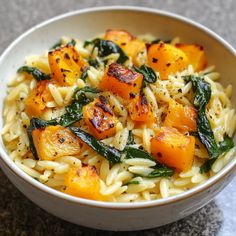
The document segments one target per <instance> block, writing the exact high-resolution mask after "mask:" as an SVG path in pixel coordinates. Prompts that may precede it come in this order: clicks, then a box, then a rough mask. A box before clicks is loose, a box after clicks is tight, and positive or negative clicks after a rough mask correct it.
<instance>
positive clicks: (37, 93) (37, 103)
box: [24, 80, 53, 117]
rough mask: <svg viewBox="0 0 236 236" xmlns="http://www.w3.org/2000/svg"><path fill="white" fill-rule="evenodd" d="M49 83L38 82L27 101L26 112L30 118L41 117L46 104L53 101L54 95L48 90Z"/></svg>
mask: <svg viewBox="0 0 236 236" xmlns="http://www.w3.org/2000/svg"><path fill="white" fill-rule="evenodd" d="M48 84H49V81H46V80H44V81H38V82H37V85H36V87H35V88H34V89H33V90H32V91H31V92H30V94H29V95H28V97H27V98H26V99H25V101H24V104H25V111H26V113H27V115H29V116H30V117H39V116H40V115H42V113H43V112H44V110H45V108H46V103H47V102H49V101H52V100H53V98H52V95H51V93H50V91H49V89H48Z"/></svg>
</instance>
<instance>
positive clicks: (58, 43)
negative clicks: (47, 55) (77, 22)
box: [50, 39, 76, 50]
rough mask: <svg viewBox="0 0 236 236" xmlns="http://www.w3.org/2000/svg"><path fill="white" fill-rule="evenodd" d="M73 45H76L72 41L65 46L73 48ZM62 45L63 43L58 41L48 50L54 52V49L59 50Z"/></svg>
mask: <svg viewBox="0 0 236 236" xmlns="http://www.w3.org/2000/svg"><path fill="white" fill-rule="evenodd" d="M75 44H76V41H75V40H74V39H72V40H71V41H70V42H69V43H67V45H72V46H75ZM62 45H63V42H62V40H61V39H60V40H59V41H58V42H57V43H55V44H54V45H53V46H52V47H51V48H50V50H54V49H57V48H60V47H61V46H62Z"/></svg>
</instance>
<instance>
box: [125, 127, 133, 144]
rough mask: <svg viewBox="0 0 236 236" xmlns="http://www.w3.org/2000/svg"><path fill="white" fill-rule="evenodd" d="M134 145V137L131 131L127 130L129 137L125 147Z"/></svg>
mask: <svg viewBox="0 0 236 236" xmlns="http://www.w3.org/2000/svg"><path fill="white" fill-rule="evenodd" d="M131 144H134V136H133V133H132V130H129V136H128V140H127V143H126V145H131Z"/></svg>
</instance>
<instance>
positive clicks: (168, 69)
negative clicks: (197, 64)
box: [148, 42, 189, 80]
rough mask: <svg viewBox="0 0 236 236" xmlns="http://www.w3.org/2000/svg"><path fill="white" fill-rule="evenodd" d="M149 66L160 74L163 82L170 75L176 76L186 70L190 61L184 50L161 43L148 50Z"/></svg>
mask: <svg viewBox="0 0 236 236" xmlns="http://www.w3.org/2000/svg"><path fill="white" fill-rule="evenodd" d="M148 65H149V66H151V67H152V69H154V70H155V71H158V72H159V73H160V78H161V79H162V80H166V79H168V76H169V75H175V74H176V73H177V72H181V71H183V70H184V69H186V68H187V66H188V65H189V60H188V57H187V56H186V54H185V53H184V52H183V51H182V50H180V49H178V48H176V47H174V46H172V45H170V44H165V43H163V42H160V43H158V44H153V45H151V47H150V48H149V49H148Z"/></svg>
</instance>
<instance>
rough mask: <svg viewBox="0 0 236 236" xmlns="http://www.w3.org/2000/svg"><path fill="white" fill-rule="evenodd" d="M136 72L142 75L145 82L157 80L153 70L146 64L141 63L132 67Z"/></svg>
mask: <svg viewBox="0 0 236 236" xmlns="http://www.w3.org/2000/svg"><path fill="white" fill-rule="evenodd" d="M133 68H134V70H136V71H137V72H138V73H140V74H142V75H143V79H144V81H145V82H146V83H155V82H156V81H157V76H156V73H155V71H154V70H153V69H152V68H151V67H148V66H145V65H142V66H141V67H139V68H137V67H133Z"/></svg>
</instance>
